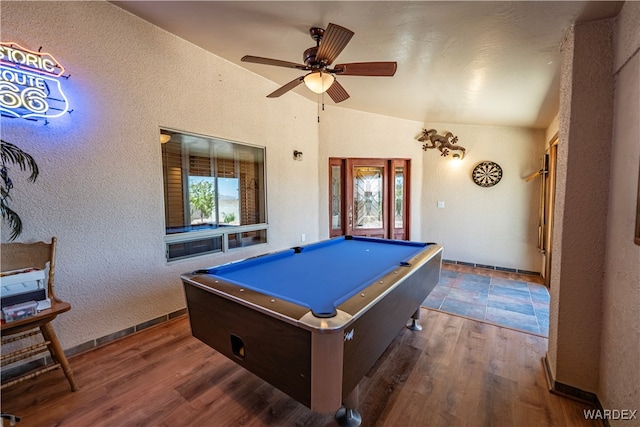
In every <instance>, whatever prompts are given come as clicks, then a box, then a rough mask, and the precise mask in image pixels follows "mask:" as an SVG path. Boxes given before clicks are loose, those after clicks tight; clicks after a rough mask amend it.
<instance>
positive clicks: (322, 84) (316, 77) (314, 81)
mask: <svg viewBox="0 0 640 427" xmlns="http://www.w3.org/2000/svg"><path fill="white" fill-rule="evenodd" d="M334 80H335V77H333V74H331V73H323V72H322V71H314V72H311V73H309V74H307V75H306V76H304V84H305V86H307V87H308V88H309V89H310V90H311V91H313V92H315V93H323V92H326V90H327V89H329V88H330V87H331V85H332V84H333V81H334Z"/></svg>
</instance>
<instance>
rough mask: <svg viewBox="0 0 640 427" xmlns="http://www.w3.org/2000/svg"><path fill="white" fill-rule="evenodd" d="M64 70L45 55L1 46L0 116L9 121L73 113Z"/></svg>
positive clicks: (13, 46)
mask: <svg viewBox="0 0 640 427" xmlns="http://www.w3.org/2000/svg"><path fill="white" fill-rule="evenodd" d="M63 73H64V67H63V66H62V65H60V64H59V63H58V61H56V59H55V58H54V57H53V56H52V55H50V54H48V53H42V52H34V51H32V50H29V49H25V48H23V47H22V46H20V45H18V44H16V43H0V113H1V114H2V115H3V116H6V117H21V118H25V119H29V118H30V119H38V118H45V119H50V118H54V117H60V116H61V115H63V114H64V113H65V112H67V110H68V109H69V102H68V101H67V97H66V96H65V94H64V93H63V92H62V86H61V85H60V77H61V76H62V74H63Z"/></svg>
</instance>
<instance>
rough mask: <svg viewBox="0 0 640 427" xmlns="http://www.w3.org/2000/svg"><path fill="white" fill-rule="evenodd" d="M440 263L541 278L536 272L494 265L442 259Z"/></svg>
mask: <svg viewBox="0 0 640 427" xmlns="http://www.w3.org/2000/svg"><path fill="white" fill-rule="evenodd" d="M442 263H443V264H452V265H464V266H466V267H476V268H483V269H485V270H494V271H501V272H503V273H518V274H526V275H528V276H538V277H542V275H541V274H540V273H539V272H537V271H530V270H521V269H519V268H508V267H499V266H495V265H486V264H477V263H473V262H466V261H456V260H451V259H443V260H442Z"/></svg>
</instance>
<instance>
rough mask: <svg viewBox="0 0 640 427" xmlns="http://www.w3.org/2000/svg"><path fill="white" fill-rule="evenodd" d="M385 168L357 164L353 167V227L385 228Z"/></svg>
mask: <svg viewBox="0 0 640 427" xmlns="http://www.w3.org/2000/svg"><path fill="white" fill-rule="evenodd" d="M383 171H384V168H381V167H372V166H357V167H354V168H353V227H354V228H355V229H365V228H383V227H384V222H383V217H382V200H383V196H382V194H383V193H382V191H383V187H384V185H383V181H382V173H383Z"/></svg>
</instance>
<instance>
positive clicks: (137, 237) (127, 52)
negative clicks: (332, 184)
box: [1, 2, 318, 348]
mask: <svg viewBox="0 0 640 427" xmlns="http://www.w3.org/2000/svg"><path fill="white" fill-rule="evenodd" d="M1 19H2V21H1V28H2V41H14V42H16V43H18V44H20V45H22V46H24V47H26V48H32V49H34V50H37V49H38V48H39V47H40V46H42V47H43V51H46V52H50V53H51V54H53V55H54V56H55V57H56V59H57V60H58V61H60V62H61V63H62V64H63V65H64V66H65V67H66V69H67V73H69V74H71V78H69V79H68V80H65V81H63V83H62V84H63V86H64V90H65V91H66V94H67V97H68V98H69V103H70V107H71V108H72V109H73V110H74V111H73V112H72V113H71V114H68V115H65V116H64V117H62V118H60V119H52V120H51V121H50V124H49V125H47V126H45V125H44V124H43V123H42V122H38V123H34V122H29V121H25V120H20V119H8V118H4V117H3V118H2V122H1V124H2V130H1V131H2V139H3V140H6V141H9V142H12V143H15V144H17V145H18V146H20V147H21V148H22V149H24V150H25V151H27V152H29V153H31V154H32V155H33V156H34V157H35V158H36V160H37V162H38V164H39V166H40V171H41V174H40V176H39V177H38V180H37V182H36V183H35V184H30V183H27V182H26V180H20V179H18V178H17V175H15V176H14V179H15V181H16V189H15V190H14V192H13V193H12V196H13V207H14V208H15V210H16V211H17V212H19V213H20V215H21V217H22V219H23V221H24V232H23V234H22V235H21V236H20V237H19V241H34V240H42V239H46V238H49V237H50V236H57V237H58V239H59V251H58V258H57V261H58V269H57V274H56V276H57V277H56V279H57V280H56V282H57V283H56V285H57V293H58V295H59V296H60V297H61V298H63V299H64V300H67V301H69V302H70V303H71V304H72V310H71V311H70V312H69V313H68V314H66V315H64V316H61V317H60V318H59V319H58V320H56V329H57V331H58V335H59V338H60V339H61V341H62V344H63V346H64V347H65V348H68V347H71V346H74V345H77V344H79V343H83V342H86V341H88V340H90V339H94V338H97V337H101V336H104V335H107V334H110V333H113V332H115V331H119V330H122V329H124V328H127V327H130V326H132V325H135V324H138V323H141V322H143V321H147V320H150V319H153V318H155V317H157V316H161V315H164V314H167V313H170V312H173V311H175V310H178V309H181V308H183V307H184V304H185V303H184V297H183V293H182V292H183V291H182V288H181V283H180V278H179V277H180V274H182V273H184V272H187V271H191V270H193V269H195V268H201V267H204V266H208V265H213V264H217V263H220V262H224V261H227V260H230V259H232V258H239V257H246V256H250V255H254V254H257V253H262V252H268V251H272V250H275V249H280V248H283V247H288V246H292V245H295V244H298V242H299V235H300V233H306V235H307V239H308V240H317V239H318V232H317V226H316V224H317V223H318V211H317V206H318V181H317V176H318V171H317V165H318V161H317V145H318V141H317V138H318V137H317V135H318V133H317V123H316V121H315V105H314V104H313V103H311V102H309V101H308V100H306V99H304V98H302V97H300V96H298V95H295V94H290V95H288V96H287V99H286V100H285V101H284V102H280V103H279V104H278V108H277V109H276V108H273V102H274V101H273V100H270V99H267V98H266V97H265V96H264V94H267V93H269V92H271V91H273V90H274V89H275V88H276V85H275V84H274V83H271V82H268V81H266V80H265V79H263V78H261V77H259V76H257V75H255V74H252V73H250V72H247V71H245V70H243V69H242V68H239V67H237V66H235V65H233V64H231V63H229V62H227V61H224V60H222V59H221V58H219V57H216V56H215V55H212V54H210V53H207V52H205V51H203V50H202V49H200V48H198V47H196V46H194V45H192V44H189V43H187V42H185V41H183V40H181V39H179V38H177V37H175V36H173V35H171V34H169V33H167V32H165V31H162V30H160V29H158V28H156V27H154V26H152V25H151V24H148V23H146V22H144V21H142V20H141V19H139V18H137V17H134V16H132V15H130V14H128V13H126V12H124V11H122V10H121V9H120V8H117V7H115V6H113V5H111V4H110V3H107V2H2V17H1ZM283 123H286V124H287V125H286V126H283V125H282V124H283ZM159 126H167V127H170V128H174V129H181V130H185V131H189V132H193V133H201V134H204V135H211V136H216V137H220V138H226V139H230V140H234V141H239V142H244V143H249V144H254V145H261V146H265V147H267V155H266V163H267V164H266V169H267V177H268V178H267V190H268V196H267V199H268V218H269V225H270V228H269V240H270V244H269V245H266V246H265V245H262V246H259V247H253V248H251V249H239V250H236V251H234V252H230V253H229V254H228V255H210V256H204V257H200V258H197V259H192V260H187V261H179V262H175V263H172V264H170V265H167V263H166V261H165V254H164V243H163V235H164V208H163V184H162V168H161V166H162V163H161V149H160V144H159V139H158V138H159V130H158V129H159ZM294 149H297V150H300V151H303V152H304V153H305V160H304V162H296V161H294V160H293V158H292V154H293V150H294ZM3 225H4V224H3ZM6 228H7V227H4V226H3V230H2V238H3V241H6V240H7V237H8V233H7V230H6Z"/></svg>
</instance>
